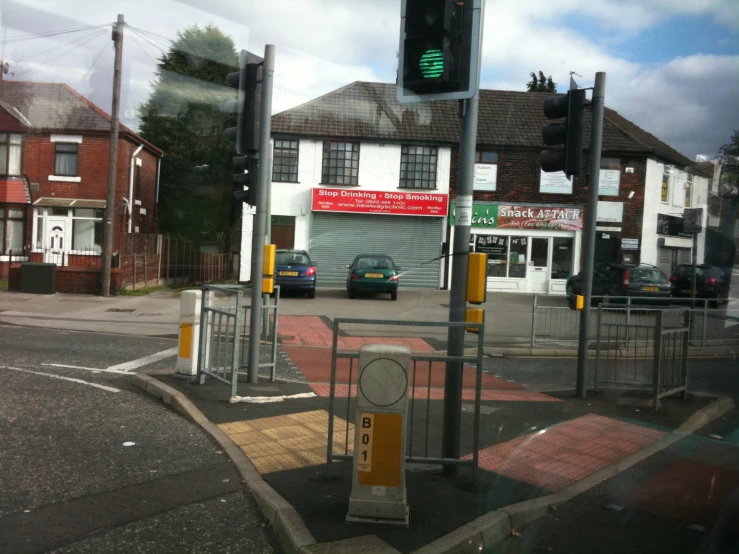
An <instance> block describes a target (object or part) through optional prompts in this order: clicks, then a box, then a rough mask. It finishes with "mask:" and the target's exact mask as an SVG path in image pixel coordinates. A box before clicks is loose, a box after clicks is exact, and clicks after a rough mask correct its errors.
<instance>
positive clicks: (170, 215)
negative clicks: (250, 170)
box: [139, 25, 239, 249]
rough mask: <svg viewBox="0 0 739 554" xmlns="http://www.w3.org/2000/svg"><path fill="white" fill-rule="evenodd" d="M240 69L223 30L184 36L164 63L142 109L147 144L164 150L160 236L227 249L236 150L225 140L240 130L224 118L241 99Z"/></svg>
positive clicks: (202, 30)
mask: <svg viewBox="0 0 739 554" xmlns="http://www.w3.org/2000/svg"><path fill="white" fill-rule="evenodd" d="M238 65H239V58H238V54H237V53H236V49H235V48H234V43H233V40H231V38H230V37H228V36H226V35H224V34H223V33H222V32H221V31H220V30H219V29H218V28H217V27H214V26H211V25H208V26H206V27H203V28H200V27H198V26H197V25H195V26H192V27H189V28H187V29H185V30H184V31H182V32H178V34H177V40H175V41H174V42H173V43H172V46H171V47H170V49H169V51H168V52H167V53H165V54H163V55H162V57H161V58H159V63H158V64H157V79H156V81H155V83H154V90H153V91H152V93H151V95H150V96H149V99H148V101H147V102H146V103H145V104H144V105H142V106H141V107H140V109H139V115H140V117H141V129H140V130H141V136H143V137H144V138H145V139H146V140H148V141H150V142H151V143H153V144H155V145H157V146H158V147H160V148H161V149H162V150H164V158H163V159H162V167H161V176H160V191H159V200H160V201H159V228H160V231H161V232H162V233H167V234H169V235H172V236H175V237H178V238H183V239H187V240H193V241H195V242H198V243H199V242H201V241H204V240H205V241H216V242H217V243H218V244H219V247H220V248H222V249H225V248H227V247H228V242H229V239H230V229H231V224H232V221H233V219H234V218H233V215H234V210H235V209H236V208H237V207H236V203H235V202H234V201H233V198H232V195H231V191H232V180H233V173H234V168H233V165H232V161H231V159H232V157H233V156H234V152H233V144H232V143H231V142H229V141H228V140H227V139H226V138H225V137H224V134H223V130H224V128H225V127H228V126H232V125H234V124H235V123H234V121H233V120H234V116H233V114H228V113H226V112H224V111H223V110H222V106H223V104H224V103H225V102H226V101H227V100H229V99H232V98H234V97H235V95H234V90H233V89H231V88H228V87H227V86H226V84H225V78H226V74H228V73H229V72H231V71H235V70H236V68H238Z"/></svg>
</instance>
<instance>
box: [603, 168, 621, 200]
mask: <svg viewBox="0 0 739 554" xmlns="http://www.w3.org/2000/svg"><path fill="white" fill-rule="evenodd" d="M620 184H621V170H620V169H601V170H600V174H599V176H598V195H599V196H618V187H619V185H620Z"/></svg>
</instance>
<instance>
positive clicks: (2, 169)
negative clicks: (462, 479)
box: [0, 133, 23, 175]
mask: <svg viewBox="0 0 739 554" xmlns="http://www.w3.org/2000/svg"><path fill="white" fill-rule="evenodd" d="M22 151H23V137H22V136H21V135H16V134H9V133H0V175H20V174H21V157H22Z"/></svg>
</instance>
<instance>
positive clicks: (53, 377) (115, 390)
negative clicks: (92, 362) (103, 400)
mask: <svg viewBox="0 0 739 554" xmlns="http://www.w3.org/2000/svg"><path fill="white" fill-rule="evenodd" d="M0 368H1V369H12V370H13V371H20V372H22V373H32V374H34V375H43V376H44V377H51V378H52V379H61V380H63V381H70V382H72V383H79V384H80V385H89V386H91V387H95V388H96V389H103V390H107V391H108V392H121V390H120V389H116V388H114V387H106V386H105V385H98V384H97V383H90V382H89V381H83V380H82V379H75V378H74V377H62V376H61V375H54V374H53V373H43V372H41V371H31V370H30V369H21V368H19V367H11V366H2V365H0Z"/></svg>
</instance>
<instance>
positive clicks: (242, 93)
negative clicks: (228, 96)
mask: <svg viewBox="0 0 739 554" xmlns="http://www.w3.org/2000/svg"><path fill="white" fill-rule="evenodd" d="M246 60H247V53H246V50H242V51H241V55H240V57H239V70H238V71H234V72H232V73H229V74H228V75H226V83H228V85H229V86H231V87H233V88H235V89H237V90H238V91H239V92H238V97H237V98H236V99H235V100H229V101H228V102H226V105H225V107H224V110H225V111H227V112H229V113H235V114H236V127H229V128H227V129H226V130H225V131H224V134H225V135H226V138H227V139H229V140H231V141H233V143H234V147H235V149H236V153H238V154H243V155H250V156H256V154H257V151H258V150H259V129H258V127H259V105H260V102H258V101H257V96H258V94H257V89H258V87H257V77H258V75H257V73H258V70H259V64H256V63H247V61H246Z"/></svg>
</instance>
